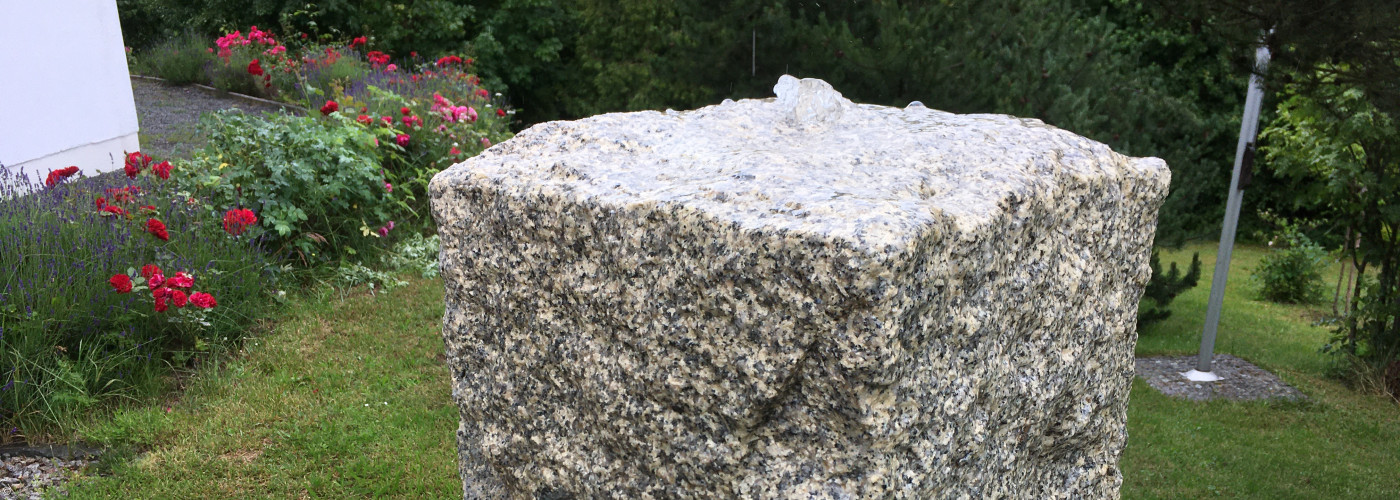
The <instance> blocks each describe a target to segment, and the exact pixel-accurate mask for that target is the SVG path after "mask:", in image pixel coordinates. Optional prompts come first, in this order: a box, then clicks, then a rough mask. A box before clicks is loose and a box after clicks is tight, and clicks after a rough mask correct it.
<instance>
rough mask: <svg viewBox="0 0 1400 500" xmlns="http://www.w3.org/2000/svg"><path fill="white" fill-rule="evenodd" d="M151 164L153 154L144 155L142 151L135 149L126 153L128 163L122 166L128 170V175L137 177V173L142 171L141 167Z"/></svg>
mask: <svg viewBox="0 0 1400 500" xmlns="http://www.w3.org/2000/svg"><path fill="white" fill-rule="evenodd" d="M150 164H151V156H150V155H143V154H141V152H140V151H133V152H131V153H129V154H127V155H126V164H125V165H124V166H123V167H122V169H123V170H125V171H126V176H127V177H131V178H133V179H134V178H136V174H139V173H141V169H144V168H146V167H147V166H148V165H150Z"/></svg>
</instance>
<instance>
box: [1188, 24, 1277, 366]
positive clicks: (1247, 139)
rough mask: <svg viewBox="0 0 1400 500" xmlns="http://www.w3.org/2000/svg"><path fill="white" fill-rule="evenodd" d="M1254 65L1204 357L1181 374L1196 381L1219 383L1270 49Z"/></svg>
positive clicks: (1263, 48)
mask: <svg viewBox="0 0 1400 500" xmlns="http://www.w3.org/2000/svg"><path fill="white" fill-rule="evenodd" d="M1254 64H1255V66H1256V67H1257V68H1258V70H1257V71H1256V72H1255V73H1253V74H1250V75H1249V93H1248V94H1246V95H1245V104H1244V117H1243V119H1242V120H1241V121H1240V142H1239V144H1238V145H1236V146H1235V168H1234V171H1233V173H1231V175H1230V196H1229V198H1227V199H1226V202H1225V223H1224V225H1223V227H1221V229H1220V251H1219V253H1217V254H1216V257H1215V277H1214V278H1213V279H1212V280H1211V283H1210V305H1209V306H1208V308H1207V309H1206V325H1205V332H1204V333H1203V334H1202V335H1201V354H1200V356H1199V357H1198V358H1197V359H1196V369H1195V370H1191V371H1189V372H1185V373H1182V374H1181V375H1182V376H1184V377H1186V378H1187V379H1190V380H1192V381H1196V382H1211V381H1216V380H1220V376H1218V375H1216V374H1214V373H1212V372H1211V361H1212V358H1213V357H1214V353H1213V352H1212V351H1214V350H1215V332H1216V328H1217V327H1219V326H1220V309H1221V308H1222V307H1223V305H1224V301H1225V281H1226V279H1227V278H1229V275H1230V254H1231V252H1232V251H1234V248H1235V229H1236V227H1237V226H1238V225H1239V220H1240V202H1241V201H1242V200H1243V198H1244V187H1245V186H1241V185H1240V174H1241V173H1242V172H1243V171H1244V168H1247V167H1249V166H1248V165H1245V163H1246V161H1248V160H1252V158H1253V153H1254V138H1255V136H1256V135H1258V133H1259V107H1260V102H1261V101H1263V99H1264V81H1263V79H1262V78H1260V77H1259V73H1262V72H1264V71H1265V70H1266V69H1267V68H1268V66H1269V49H1268V47H1266V46H1263V45H1262V44H1261V46H1260V47H1259V49H1258V50H1257V51H1255V53H1254Z"/></svg>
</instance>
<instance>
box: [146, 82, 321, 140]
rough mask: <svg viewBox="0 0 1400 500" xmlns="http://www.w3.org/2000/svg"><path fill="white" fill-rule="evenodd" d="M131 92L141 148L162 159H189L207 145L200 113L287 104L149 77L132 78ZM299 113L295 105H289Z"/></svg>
mask: <svg viewBox="0 0 1400 500" xmlns="http://www.w3.org/2000/svg"><path fill="white" fill-rule="evenodd" d="M131 93H132V94H133V95H134V96H135V97H136V119H137V121H138V122H140V126H141V130H140V134H141V135H140V136H141V149H142V152H143V153H146V154H148V155H151V156H154V157H156V158H157V159H158V160H161V159H168V158H189V157H190V155H191V154H192V153H193V152H194V151H195V150H196V149H199V148H201V147H203V146H204V136H203V135H202V134H200V133H199V132H198V130H197V127H196V126H197V125H199V115H201V114H204V113H208V112H212V111H219V110H224V109H241V110H243V111H245V112H250V113H262V112H277V111H279V110H282V109H284V107H283V106H279V105H277V104H271V103H268V102H259V101H254V100H251V99H244V98H240V97H237V96H234V95H231V94H227V93H224V92H222V91H217V90H205V89H202V88H199V87H197V86H192V85H190V86H183V87H175V86H171V85H167V84H166V83H165V82H163V81H160V80H157V79H152V78H146V77H132V78H131ZM285 109H288V110H289V111H293V112H295V109H294V108H285Z"/></svg>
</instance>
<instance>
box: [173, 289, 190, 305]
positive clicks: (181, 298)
mask: <svg viewBox="0 0 1400 500" xmlns="http://www.w3.org/2000/svg"><path fill="white" fill-rule="evenodd" d="M170 301H171V302H174V303H175V307H185V303H186V302H188V301H189V297H188V296H186V295H185V292H182V291H179V290H171V291H170Z"/></svg>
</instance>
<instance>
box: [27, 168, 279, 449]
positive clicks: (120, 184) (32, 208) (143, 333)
mask: <svg viewBox="0 0 1400 500" xmlns="http://www.w3.org/2000/svg"><path fill="white" fill-rule="evenodd" d="M163 182H164V181H162V180H160V179H159V178H156V177H155V176H154V175H151V174H150V171H147V172H146V173H145V174H143V175H140V176H138V177H137V178H136V179H134V180H133V179H128V178H127V177H125V176H121V175H103V176H98V177H94V178H72V179H68V180H66V181H60V182H58V183H56V184H55V185H53V186H45V185H43V184H41V183H38V182H34V181H31V180H30V178H29V177H28V176H27V175H25V174H24V173H23V172H16V171H13V170H11V169H9V168H6V167H4V166H3V165H0V234H4V235H5V236H4V237H3V238H0V262H3V263H4V266H0V423H4V424H7V425H5V427H4V428H5V429H6V433H7V434H9V435H8V436H6V437H5V438H4V439H5V440H8V439H10V438H12V437H16V436H17V435H19V434H21V433H30V434H31V435H33V433H41V434H42V433H44V432H49V431H55V430H57V429H59V428H61V427H62V424H63V423H64V422H65V421H66V420H67V419H69V418H71V417H73V416H74V415H77V414H80V413H81V412H85V411H89V410H91V409H92V408H93V407H94V406H96V405H99V404H101V403H103V402H104V401H108V400H111V399H112V398H114V397H131V398H140V397H142V396H145V395H149V394H151V392H152V391H154V390H156V389H158V388H159V387H160V385H161V377H162V376H163V375H164V374H167V373H169V369H170V368H171V367H173V366H180V365H183V364H186V363H187V361H188V360H189V358H191V357H192V356H197V355H199V354H200V353H201V352H203V351H208V350H210V349H215V348H217V346H219V345H226V342H227V341H235V340H237V339H238V338H239V337H240V336H241V335H242V332H244V331H245V330H246V327H247V325H248V324H249V323H250V322H252V321H253V320H255V319H256V318H258V317H260V316H262V315H263V314H265V313H266V310H267V307H266V303H267V302H268V295H267V293H266V292H267V291H268V290H269V287H270V286H271V285H272V284H273V283H272V279H273V276H272V274H271V270H272V269H273V267H271V266H269V264H268V262H267V260H266V259H265V257H264V256H263V253H262V251H261V250H260V248H259V245H258V243H257V242H256V240H253V239H251V238H250V237H249V236H247V235H245V236H241V237H234V236H231V235H229V234H226V233H224V232H223V228H222V224H221V221H219V220H212V219H213V218H212V217H209V216H208V215H207V214H208V210H207V208H204V207H200V206H197V205H198V203H197V201H198V200H193V201H195V202H196V203H191V201H192V200H190V199H188V198H184V197H181V196H178V195H175V194H173V189H166V186H164V185H163ZM104 205H110V206H115V207H118V208H120V209H121V210H120V211H122V212H125V214H118V213H114V212H116V210H112V211H102V210H99V207H101V206H104ZM149 219H157V220H160V221H162V222H163V223H164V224H165V226H166V229H167V232H168V234H169V240H168V241H162V240H161V239H159V238H157V237H156V236H154V235H153V234H151V232H150V231H148V229H147V221H148V220H149ZM148 264H151V265H156V266H158V267H160V268H161V269H162V270H163V272H164V273H166V274H167V275H169V276H174V275H175V274H176V273H177V272H181V271H183V272H186V273H188V274H189V275H192V276H193V278H194V283H193V287H192V288H191V289H190V290H189V292H194V291H201V292H205V293H208V294H210V295H212V296H213V297H215V298H216V300H217V302H218V303H217V305H216V306H215V307H213V308H210V309H202V308H196V307H194V306H193V305H186V306H185V307H183V308H181V307H174V306H171V307H169V309H168V310H166V311H165V312H157V311H155V310H154V299H153V296H152V292H151V291H150V290H149V289H144V288H142V287H140V286H138V287H137V288H136V289H135V290H133V291H131V292H128V293H120V292H119V291H118V290H116V288H115V287H114V286H113V285H111V284H109V280H110V279H112V277H113V276H114V275H118V274H125V275H128V276H131V277H133V278H136V279H137V281H138V282H141V283H144V281H145V280H143V279H141V278H140V276H139V271H137V270H139V269H141V268H142V267H143V266H145V265H148Z"/></svg>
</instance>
